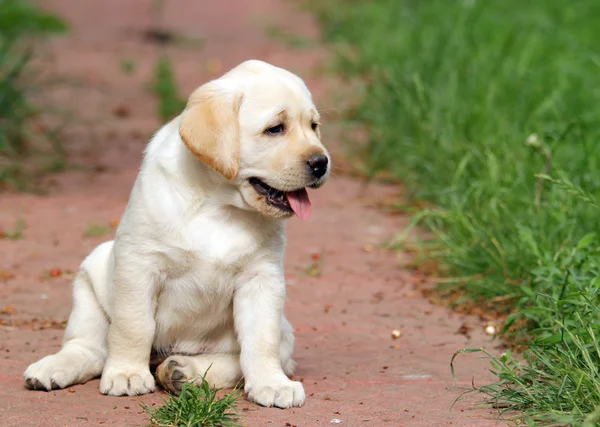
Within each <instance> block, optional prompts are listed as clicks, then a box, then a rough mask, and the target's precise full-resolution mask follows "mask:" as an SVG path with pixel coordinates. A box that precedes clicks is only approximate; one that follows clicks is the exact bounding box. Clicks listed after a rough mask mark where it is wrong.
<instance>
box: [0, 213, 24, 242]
mask: <svg viewBox="0 0 600 427" xmlns="http://www.w3.org/2000/svg"><path fill="white" fill-rule="evenodd" d="M25 226H26V224H25V220H24V219H23V218H19V219H17V223H16V224H15V226H14V227H13V228H11V229H8V230H2V231H0V238H2V239H9V240H19V239H22V238H23V230H24V229H25Z"/></svg>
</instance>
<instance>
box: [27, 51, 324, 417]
mask: <svg viewBox="0 0 600 427" xmlns="http://www.w3.org/2000/svg"><path fill="white" fill-rule="evenodd" d="M330 168H331V163H330V157H329V154H328V152H327V150H326V149H325V147H324V146H323V145H322V143H321V141H320V133H319V113H318V111H317V109H316V108H315V106H314V104H313V102H312V99H311V94H310V92H309V90H308V89H307V87H306V86H305V84H304V82H303V81H302V80H301V79H300V78H299V77H297V76H296V75H294V74H292V73H290V72H288V71H286V70H283V69H281V68H277V67H275V66H272V65H269V64H267V63H265V62H261V61H256V60H252V61H247V62H244V63H242V64H241V65H239V66H237V67H236V68H234V69H233V70H231V71H229V72H228V73H227V74H225V75H224V76H222V77H221V78H219V79H217V80H213V81H211V82H208V83H206V84H205V85H203V86H201V87H200V88H198V89H197V90H196V91H195V92H194V93H193V94H192V95H191V96H190V98H189V100H188V103H187V106H186V108H185V110H184V111H183V113H182V114H181V115H180V116H178V117H177V118H175V119H174V120H172V121H171V122H170V123H168V124H167V125H165V126H164V127H163V128H162V129H160V130H159V131H158V133H157V134H156V135H155V136H154V137H153V138H152V140H151V142H150V144H149V145H148V146H147V148H146V150H145V155H144V160H143V162H142V167H141V170H140V172H139V175H138V177H137V179H136V181H135V184H134V186H133V189H132V191H131V195H130V198H129V202H128V204H127V207H126V209H125V212H124V214H123V218H122V220H121V222H120V224H119V227H118V229H117V231H116V236H115V239H114V241H109V242H105V243H103V244H101V245H100V246H98V247H97V248H96V249H94V251H93V252H92V253H91V254H90V255H89V256H88V257H87V258H86V259H85V260H84V261H83V263H82V264H81V267H80V270H79V272H78V274H77V276H76V278H75V280H74V283H73V309H72V312H71V315H70V317H69V321H68V325H67V329H66V331H65V337H64V341H63V345H62V349H61V350H60V351H59V352H58V353H56V354H54V355H50V356H47V357H44V358H43V359H41V360H39V361H38V362H36V363H34V364H32V365H31V366H29V367H28V368H27V370H26V371H25V374H24V377H25V381H26V386H27V387H28V388H32V389H36V390H52V389H58V388H64V387H68V386H70V385H72V384H80V383H84V382H86V381H88V380H90V379H92V378H95V377H98V376H100V375H101V380H100V392H101V393H103V394H108V395H112V396H121V395H129V396H132V395H141V394H145V393H150V392H152V391H154V388H155V379H154V377H153V375H152V374H151V371H150V356H151V353H152V354H154V355H156V356H158V357H159V358H162V359H163V361H162V363H161V364H160V366H158V368H157V370H156V378H157V380H158V382H159V383H160V384H161V385H162V386H163V387H164V388H165V389H167V390H169V391H171V392H175V393H176V392H178V391H180V390H181V387H182V384H183V383H184V382H186V381H190V382H194V381H196V382H200V381H201V379H202V377H203V376H204V374H205V373H206V380H207V381H208V382H209V383H210V384H212V385H213V386H215V387H224V388H229V387H233V386H235V385H236V384H238V383H239V382H240V380H241V379H242V378H243V379H244V387H245V391H246V392H247V393H248V397H249V399H250V400H252V401H254V402H256V403H258V404H260V405H263V406H277V407H280V408H289V407H297V406H302V405H303V404H304V400H305V395H304V389H303V387H302V384H301V383H299V382H296V381H291V380H290V379H289V378H288V376H289V375H291V374H292V373H293V370H294V361H293V360H292V351H293V347H294V333H293V329H292V327H291V325H290V323H289V322H288V321H287V319H286V318H285V316H284V315H283V305H284V300H285V294H286V289H285V281H284V272H283V252H284V246H285V235H284V231H285V220H286V219H288V218H290V217H291V216H293V215H294V214H295V215H297V216H298V217H300V218H306V217H308V215H309V214H310V208H311V205H310V200H309V198H308V195H307V192H306V187H311V188H318V187H320V186H321V185H323V183H325V181H326V180H327V178H328V176H329V171H330ZM159 362H160V360H159ZM209 367H210V369H209Z"/></svg>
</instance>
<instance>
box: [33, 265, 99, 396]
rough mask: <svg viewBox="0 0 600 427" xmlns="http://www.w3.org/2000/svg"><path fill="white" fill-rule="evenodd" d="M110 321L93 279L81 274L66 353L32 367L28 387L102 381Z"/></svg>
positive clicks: (47, 388)
mask: <svg viewBox="0 0 600 427" xmlns="http://www.w3.org/2000/svg"><path fill="white" fill-rule="evenodd" d="M107 328H108V320H107V318H106V316H105V314H104V312H103V311H102V308H101V307H100V304H99V303H98V300H97V298H96V295H95V293H94V290H93V287H92V284H91V282H90V278H89V276H88V274H87V272H86V271H85V270H81V271H80V272H79V273H78V274H77V277H76V278H75V280H74V282H73V311H72V312H71V315H70V317H69V322H68V324H67V329H66V331H65V338H64V340H63V347H62V349H61V350H60V351H59V352H58V353H56V354H53V355H50V356H46V357H44V358H43V359H41V360H39V361H37V362H36V363H34V364H32V365H30V366H29V367H28V368H27V370H26V371H25V374H24V377H25V384H26V387H28V388H31V389H34V390H52V389H57V388H64V387H68V386H70V385H72V384H82V383H85V382H86V381H88V380H90V379H92V378H95V377H98V376H99V375H100V373H101V372H102V367H103V366H104V362H105V360H106V331H107Z"/></svg>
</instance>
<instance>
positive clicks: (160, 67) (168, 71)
mask: <svg viewBox="0 0 600 427" xmlns="http://www.w3.org/2000/svg"><path fill="white" fill-rule="evenodd" d="M149 88H150V91H151V92H152V93H153V94H154V95H155V96H156V98H157V100H158V109H157V115H158V118H159V119H160V120H161V121H162V122H167V121H169V120H171V119H172V118H173V117H175V116H176V115H178V114H179V113H181V111H182V110H183V109H184V107H185V104H186V101H185V99H182V98H181V96H180V95H179V89H178V86H177V82H176V81H175V76H174V74H173V65H172V64H171V60H170V59H169V58H168V57H166V56H162V57H161V58H160V59H158V61H157V62H156V65H155V66H154V76H153V80H152V81H151V82H150V85H149Z"/></svg>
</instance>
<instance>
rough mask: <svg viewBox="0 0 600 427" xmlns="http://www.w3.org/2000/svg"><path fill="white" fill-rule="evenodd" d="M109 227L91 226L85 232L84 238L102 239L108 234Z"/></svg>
mask: <svg viewBox="0 0 600 427" xmlns="http://www.w3.org/2000/svg"><path fill="white" fill-rule="evenodd" d="M109 231H110V230H109V229H108V227H106V226H104V225H99V224H89V225H87V226H86V227H85V230H83V237H101V236H104V235H106V234H108V232H109Z"/></svg>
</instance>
